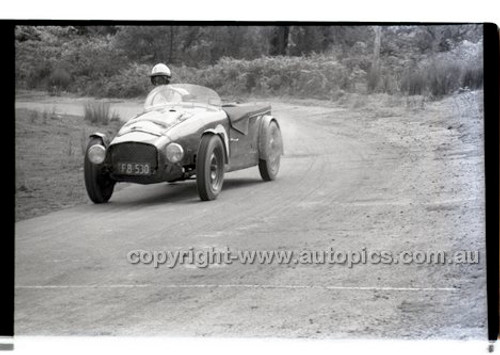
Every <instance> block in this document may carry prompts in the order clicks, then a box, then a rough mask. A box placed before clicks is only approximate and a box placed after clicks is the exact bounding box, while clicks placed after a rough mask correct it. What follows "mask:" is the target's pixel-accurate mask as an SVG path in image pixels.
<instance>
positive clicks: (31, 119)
mask: <svg viewBox="0 0 500 355" xmlns="http://www.w3.org/2000/svg"><path fill="white" fill-rule="evenodd" d="M120 125H121V124H120V123H119V122H112V123H110V124H108V125H106V126H104V125H99V124H90V123H88V122H87V121H85V120H83V118H82V117H76V116H68V115H64V114H57V113H55V110H51V111H44V112H38V111H31V110H26V109H18V110H16V127H15V129H16V176H15V177H16V179H15V180H16V192H15V198H16V209H15V214H16V221H18V220H22V219H26V218H31V217H35V216H39V215H43V214H46V213H48V212H51V211H54V210H57V209H61V208H65V207H70V206H75V205H77V204H81V203H86V202H87V201H88V199H87V195H86V191H85V186H84V182H83V156H84V152H85V146H86V144H87V137H88V134H90V133H92V132H94V131H101V132H104V133H106V134H108V135H109V136H113V135H114V134H115V133H116V131H117V130H118V128H119V127H120Z"/></svg>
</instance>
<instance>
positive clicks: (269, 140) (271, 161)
mask: <svg viewBox="0 0 500 355" xmlns="http://www.w3.org/2000/svg"><path fill="white" fill-rule="evenodd" d="M261 138H262V139H264V145H263V150H264V151H263V152H262V155H263V156H264V159H259V172H260V176H261V177H262V179H263V180H264V181H272V180H274V179H276V176H277V175H278V171H279V170H280V159H281V153H282V151H283V141H282V138H281V131H280V128H279V126H278V124H277V123H276V122H274V121H271V123H270V124H269V125H268V126H267V127H266V128H265V129H264V132H263V136H262V137H261Z"/></svg>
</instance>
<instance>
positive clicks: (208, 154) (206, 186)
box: [196, 134, 224, 201]
mask: <svg viewBox="0 0 500 355" xmlns="http://www.w3.org/2000/svg"><path fill="white" fill-rule="evenodd" d="M223 182H224V146H223V144H222V141H221V139H220V137H219V136H217V135H213V134H206V135H204V136H203V137H202V138H201V143H200V148H199V150H198V156H197V158H196V185H197V188H198V194H199V195H200V198H201V199H202V200H203V201H211V200H215V199H216V198H217V196H218V195H219V193H220V191H221V190H222V183H223Z"/></svg>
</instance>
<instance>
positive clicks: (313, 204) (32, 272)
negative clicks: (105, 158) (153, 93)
mask: <svg viewBox="0 0 500 355" xmlns="http://www.w3.org/2000/svg"><path fill="white" fill-rule="evenodd" d="M454 103H455V101H448V102H441V103H436V104H429V105H428V106H427V107H426V108H425V109H424V110H421V111H418V110H417V111H411V110H399V109H397V110H396V109H394V110H392V111H389V112H387V111H383V110H378V111H377V110H372V109H368V108H367V109H360V110H350V109H348V108H341V107H321V106H318V105H307V106H306V105H295V104H284V103H279V102H273V111H274V114H275V116H276V117H278V118H279V120H280V123H281V126H282V132H283V137H284V144H285V153H286V155H285V156H284V157H283V160H282V166H281V171H280V174H279V176H278V179H277V180H276V181H274V182H270V183H264V182H262V181H261V179H260V177H259V174H258V171H257V169H256V168H253V169H249V170H244V171H240V172H235V173H230V174H227V175H226V180H225V182H224V187H223V191H222V193H221V195H220V196H219V199H218V200H216V201H213V202H200V201H199V198H198V196H197V193H196V186H195V182H194V181H188V182H185V183H178V184H174V185H168V184H159V185H152V186H136V185H130V186H128V187H126V188H124V189H121V190H120V191H118V192H117V193H116V194H115V195H113V197H112V199H111V201H110V203H109V204H105V205H92V204H90V203H89V204H87V205H84V206H79V207H76V208H71V209H66V210H62V211H59V212H55V213H51V214H49V215H46V216H43V217H37V218H33V219H29V220H25V221H22V222H19V223H16V228H15V234H16V306H15V307H16V308H15V320H16V323H15V331H16V334H17V335H180V336H257V337H261V336H262V337H294V338H297V337H308V338H358V337H362V338H380V337H383V338H430V337H431V338H453V339H464V338H485V336H486V286H485V285H486V282H485V252H484V185H483V181H484V175H483V157H484V155H483V151H482V138H481V137H482V120H481V119H479V118H478V117H470V116H467V115H464V114H462V112H461V111H460V110H458V111H457V110H455V109H454V108H453V107H454ZM191 247H192V248H195V249H202V248H211V247H214V248H226V247H228V248H230V249H234V250H329V249H330V248H334V249H335V250H339V251H360V250H363V248H364V249H365V250H368V251H373V250H377V251H381V250H387V251H394V252H400V251H422V250H425V251H427V250H444V251H455V250H477V251H479V255H480V257H479V263H478V264H474V265H456V264H451V265H427V264H422V265H416V264H411V265H404V264H402V263H399V264H393V265H386V264H370V263H367V264H364V265H362V264H359V265H354V266H353V267H352V268H348V267H347V266H345V265H339V264H328V263H325V264H288V265H277V264H271V265H260V264H253V265H242V264H239V263H233V264H232V265H213V266H209V267H207V268H198V267H195V266H192V265H180V266H178V267H176V268H172V269H170V268H167V267H162V266H160V267H159V268H157V269H155V268H154V267H152V266H151V265H143V264H138V265H132V264H130V263H129V262H128V261H127V258H126V256H127V253H129V252H130V251H132V250H137V249H142V250H171V251H173V250H187V249H189V248H191Z"/></svg>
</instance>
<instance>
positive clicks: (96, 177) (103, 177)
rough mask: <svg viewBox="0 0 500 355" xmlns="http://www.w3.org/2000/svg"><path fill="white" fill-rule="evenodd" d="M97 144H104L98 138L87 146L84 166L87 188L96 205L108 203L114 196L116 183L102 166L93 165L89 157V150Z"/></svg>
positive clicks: (93, 139)
mask: <svg viewBox="0 0 500 355" xmlns="http://www.w3.org/2000/svg"><path fill="white" fill-rule="evenodd" d="M95 144H102V142H101V140H100V139H98V138H92V139H91V140H90V141H89V144H88V145H87V150H86V152H85V162H84V166H83V170H84V178H85V187H86V188H87V194H88V195H89V198H90V200H92V202H94V203H105V202H108V201H109V199H110V198H111V195H112V194H113V189H114V187H115V183H116V182H115V181H114V180H112V179H111V178H110V176H109V174H107V173H105V172H104V171H103V166H102V165H101V164H93V163H92V162H90V160H89V157H88V150H89V148H90V147H91V146H93V145H95Z"/></svg>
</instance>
